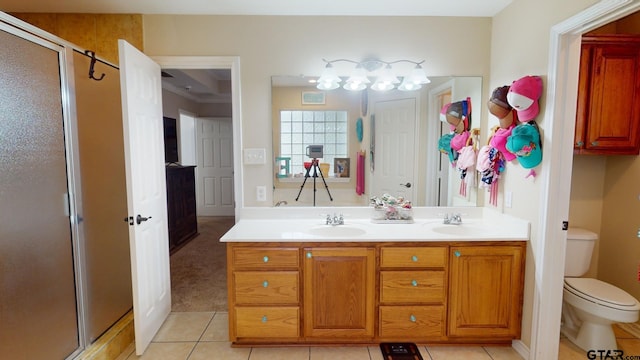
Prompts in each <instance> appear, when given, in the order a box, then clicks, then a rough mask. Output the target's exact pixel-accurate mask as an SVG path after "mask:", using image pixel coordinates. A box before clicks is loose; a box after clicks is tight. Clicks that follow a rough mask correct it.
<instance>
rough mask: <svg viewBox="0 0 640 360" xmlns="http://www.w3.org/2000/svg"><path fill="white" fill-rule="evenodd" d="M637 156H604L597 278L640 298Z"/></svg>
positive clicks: (639, 160)
mask: <svg viewBox="0 0 640 360" xmlns="http://www.w3.org/2000/svg"><path fill="white" fill-rule="evenodd" d="M638 179H640V157H638V156H613V157H609V158H608V159H607V167H606V175H605V183H604V201H603V205H602V229H601V231H600V254H599V255H600V256H599V261H598V278H599V279H601V280H603V281H606V282H609V283H611V284H613V285H616V286H618V287H620V288H621V289H623V290H625V291H627V292H628V293H630V294H631V295H633V296H634V297H635V298H636V299H640V282H639V281H638V266H640V256H639V255H638V254H640V239H638V236H637V234H638V231H639V227H640V220H638V214H640V197H639V195H640V191H638Z"/></svg>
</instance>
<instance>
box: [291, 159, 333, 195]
mask: <svg viewBox="0 0 640 360" xmlns="http://www.w3.org/2000/svg"><path fill="white" fill-rule="evenodd" d="M311 169H313V175H311ZM318 173H320V178H322V182H323V183H324V188H325V189H327V194H329V200H331V201H333V198H332V197H331V192H329V187H328V186H327V182H326V181H325V180H324V175H322V171H320V169H318V159H313V160H311V166H309V167H308V168H307V172H306V174H304V181H303V182H302V185H300V191H298V196H297V197H296V201H298V199H299V198H300V194H301V193H302V189H304V184H306V183H307V179H308V178H310V177H312V178H313V206H316V191H317V189H316V179H317V178H318Z"/></svg>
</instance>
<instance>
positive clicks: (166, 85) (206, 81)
mask: <svg viewBox="0 0 640 360" xmlns="http://www.w3.org/2000/svg"><path fill="white" fill-rule="evenodd" d="M162 88H163V89H165V90H167V91H170V92H172V93H175V94H177V95H180V96H182V97H184V98H187V99H189V100H192V101H195V102H197V103H230V102H231V70H228V69H226V70H225V69H162Z"/></svg>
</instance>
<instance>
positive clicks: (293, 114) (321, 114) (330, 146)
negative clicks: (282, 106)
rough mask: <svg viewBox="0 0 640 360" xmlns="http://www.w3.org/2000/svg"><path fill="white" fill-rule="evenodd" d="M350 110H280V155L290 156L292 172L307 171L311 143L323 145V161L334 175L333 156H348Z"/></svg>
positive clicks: (321, 160)
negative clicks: (305, 165) (307, 153)
mask: <svg viewBox="0 0 640 360" xmlns="http://www.w3.org/2000/svg"><path fill="white" fill-rule="evenodd" d="M347 129H348V126H347V112H346V111H343V110H330V111H300V110H283V111H280V154H281V155H280V156H285V157H291V173H293V174H297V173H304V172H305V170H304V162H305V161H311V159H309V158H308V157H307V155H306V149H307V146H309V145H324V157H323V158H322V159H319V160H320V162H321V163H322V162H325V163H329V174H333V159H334V158H344V157H348V156H347V155H348V152H349V144H348V140H347V139H348V137H347Z"/></svg>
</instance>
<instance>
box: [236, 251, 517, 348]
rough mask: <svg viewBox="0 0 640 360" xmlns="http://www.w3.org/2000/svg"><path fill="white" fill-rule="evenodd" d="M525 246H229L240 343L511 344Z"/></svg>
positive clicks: (237, 339)
mask: <svg viewBox="0 0 640 360" xmlns="http://www.w3.org/2000/svg"><path fill="white" fill-rule="evenodd" d="M525 249H526V242H524V241H493V242H492V241H466V242H455V241H451V242H367V243H346V242H332V243H322V242H313V243H306V242H297V243H286V242H285V243H259V242H253V243H250V242H235V243H228V244H227V282H228V288H229V289H228V296H229V339H230V341H231V342H232V343H233V344H234V345H239V346H248V345H286V344H291V345H294V344H372V343H379V342H394V341H395V342H403V341H412V342H417V343H424V342H430V343H441V344H446V343H456V344H496V343H501V344H509V343H511V340H512V339H517V338H519V336H520V326H521V318H522V314H521V312H522V299H523V289H524V259H525V256H524V255H525Z"/></svg>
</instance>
